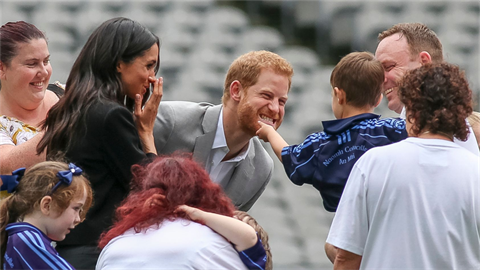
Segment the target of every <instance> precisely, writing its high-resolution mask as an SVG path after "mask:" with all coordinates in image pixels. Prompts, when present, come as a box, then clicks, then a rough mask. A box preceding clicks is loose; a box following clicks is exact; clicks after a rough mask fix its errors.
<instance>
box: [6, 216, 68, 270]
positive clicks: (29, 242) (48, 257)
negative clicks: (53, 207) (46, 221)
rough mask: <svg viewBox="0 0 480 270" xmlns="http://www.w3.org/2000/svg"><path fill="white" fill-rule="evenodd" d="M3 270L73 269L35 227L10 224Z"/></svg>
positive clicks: (19, 223)
mask: <svg viewBox="0 0 480 270" xmlns="http://www.w3.org/2000/svg"><path fill="white" fill-rule="evenodd" d="M6 231H7V234H8V240H7V250H6V252H5V257H4V259H5V262H4V265H3V269H62V270H63V269H66V270H70V269H73V270H74V269H75V268H73V267H72V266H71V265H70V264H69V263H68V262H67V261H65V260H64V259H63V258H62V257H60V256H59V255H58V252H57V251H56V250H55V248H54V247H53V246H52V243H53V242H52V240H51V239H50V238H48V236H46V235H45V234H44V233H43V232H42V231H40V230H39V229H38V228H36V227H35V226H33V225H31V224H29V223H25V222H18V223H10V224H8V225H7V227H6Z"/></svg>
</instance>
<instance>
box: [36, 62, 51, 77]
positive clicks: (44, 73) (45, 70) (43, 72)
mask: <svg viewBox="0 0 480 270" xmlns="http://www.w3.org/2000/svg"><path fill="white" fill-rule="evenodd" d="M49 66H50V63H48V64H46V65H42V67H41V68H40V70H39V71H38V76H39V77H47V76H48V68H49Z"/></svg>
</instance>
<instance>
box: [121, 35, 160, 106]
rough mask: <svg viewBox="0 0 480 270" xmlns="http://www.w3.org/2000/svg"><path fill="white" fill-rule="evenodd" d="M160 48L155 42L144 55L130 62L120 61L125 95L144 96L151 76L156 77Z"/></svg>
mask: <svg viewBox="0 0 480 270" xmlns="http://www.w3.org/2000/svg"><path fill="white" fill-rule="evenodd" d="M158 52H159V48H158V45H157V44H154V45H153V46H152V47H150V49H148V50H147V51H145V53H144V55H142V56H139V57H137V58H135V59H134V60H133V61H132V62H130V63H125V62H123V61H120V62H119V63H118V66H117V71H118V73H120V74H121V79H122V84H123V89H124V91H125V95H127V96H128V97H129V98H131V99H135V95H136V94H139V95H140V96H143V95H144V94H145V93H146V92H147V91H148V90H149V87H150V80H149V79H148V78H149V77H152V78H154V77H155V67H156V64H157V60H158Z"/></svg>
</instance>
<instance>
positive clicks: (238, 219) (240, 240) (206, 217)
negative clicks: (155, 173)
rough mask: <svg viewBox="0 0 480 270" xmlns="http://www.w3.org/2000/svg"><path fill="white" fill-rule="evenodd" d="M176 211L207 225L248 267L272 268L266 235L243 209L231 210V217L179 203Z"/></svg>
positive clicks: (269, 269) (264, 269) (263, 269)
mask: <svg viewBox="0 0 480 270" xmlns="http://www.w3.org/2000/svg"><path fill="white" fill-rule="evenodd" d="M176 211H177V212H185V214H187V215H188V217H189V218H190V219H191V220H193V221H196V222H200V223H203V224H205V225H207V226H208V227H210V228H211V229H212V230H214V231H216V232H217V233H218V234H220V235H222V236H223V237H225V238H226V239H227V240H228V241H230V242H231V243H232V244H233V246H234V247H235V250H237V252H238V255H239V256H240V259H241V260H242V262H243V263H244V264H245V266H246V267H247V268H248V269H250V270H252V269H255V270H256V269H259V270H271V269H272V267H273V266H272V254H271V252H270V247H269V244H268V234H267V232H266V231H265V230H264V229H263V228H262V226H260V225H259V224H258V223H257V221H256V220H255V219H254V218H253V217H252V216H250V215H249V214H248V213H247V212H244V211H235V217H234V218H232V217H228V216H224V215H219V214H215V213H211V212H206V211H202V210H200V209H198V208H195V207H191V206H188V205H181V206H179V207H178V208H177V210H176ZM257 235H258V236H257Z"/></svg>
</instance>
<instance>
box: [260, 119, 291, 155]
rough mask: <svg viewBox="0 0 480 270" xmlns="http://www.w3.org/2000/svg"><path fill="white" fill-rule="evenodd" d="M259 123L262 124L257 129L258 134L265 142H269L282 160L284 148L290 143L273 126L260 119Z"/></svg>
mask: <svg viewBox="0 0 480 270" xmlns="http://www.w3.org/2000/svg"><path fill="white" fill-rule="evenodd" d="M258 123H259V124H260V128H259V129H258V130H257V136H258V137H259V138H260V139H262V140H264V141H265V142H269V143H270V145H271V146H272V149H273V151H274V152H275V155H277V157H278V159H279V160H280V161H282V149H283V148H284V147H286V146H288V143H287V142H286V141H285V140H284V139H283V138H282V136H280V134H278V132H277V131H276V130H275V129H274V128H273V127H272V126H270V125H267V124H264V123H262V122H260V121H258Z"/></svg>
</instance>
